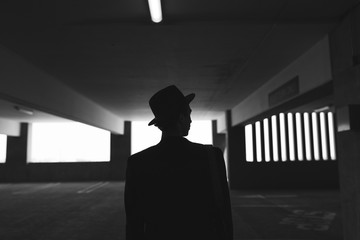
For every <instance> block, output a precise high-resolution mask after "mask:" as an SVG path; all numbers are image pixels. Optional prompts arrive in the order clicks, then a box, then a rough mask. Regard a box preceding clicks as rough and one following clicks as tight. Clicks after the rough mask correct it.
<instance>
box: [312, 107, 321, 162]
mask: <svg viewBox="0 0 360 240" xmlns="http://www.w3.org/2000/svg"><path fill="white" fill-rule="evenodd" d="M311 117H312V126H313V144H314V159H315V160H320V153H319V130H318V120H317V119H318V118H317V113H316V112H313V113H312V114H311Z"/></svg>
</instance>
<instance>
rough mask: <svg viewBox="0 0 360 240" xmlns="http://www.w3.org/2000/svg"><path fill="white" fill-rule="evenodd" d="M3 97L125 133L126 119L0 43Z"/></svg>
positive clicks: (0, 72) (57, 114)
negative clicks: (124, 120)
mask: <svg viewBox="0 0 360 240" xmlns="http://www.w3.org/2000/svg"><path fill="white" fill-rule="evenodd" d="M0 86H1V87H0V98H2V99H6V100H9V101H11V102H14V103H18V104H21V105H24V106H27V107H29V108H33V109H36V110H40V111H43V112H46V113H50V114H53V115H56V116H60V117H63V118H67V119H71V120H74V121H78V122H83V123H85V124H89V125H93V126H96V127H99V128H103V129H106V130H109V131H111V132H114V133H119V134H122V133H123V120H122V119H121V118H119V117H118V116H116V115H114V114H113V113H111V112H110V111H108V110H106V109H104V108H103V107H101V106H100V105H98V104H97V103H95V102H93V101H91V100H89V99H88V98H86V97H84V96H82V95H81V94H79V93H77V92H75V91H74V90H72V89H71V88H69V87H68V86H66V85H64V84H63V83H62V82H60V81H58V80H57V79H55V78H54V77H52V76H51V75H49V74H47V73H45V72H43V71H42V70H41V69H39V68H37V67H35V66H34V65H32V64H31V63H29V62H27V61H25V60H24V59H23V58H21V57H20V56H18V55H16V54H15V53H13V52H11V51H9V50H8V49H7V48H5V47H4V46H1V45H0Z"/></svg>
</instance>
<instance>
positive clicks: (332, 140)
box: [328, 112, 336, 160]
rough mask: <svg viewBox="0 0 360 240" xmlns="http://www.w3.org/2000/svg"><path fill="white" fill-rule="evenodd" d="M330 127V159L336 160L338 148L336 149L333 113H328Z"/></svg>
mask: <svg viewBox="0 0 360 240" xmlns="http://www.w3.org/2000/svg"><path fill="white" fill-rule="evenodd" d="M328 126H329V144H330V158H331V160H335V159H336V147H335V126H334V115H333V113H332V112H328Z"/></svg>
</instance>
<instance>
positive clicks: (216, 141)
mask: <svg viewBox="0 0 360 240" xmlns="http://www.w3.org/2000/svg"><path fill="white" fill-rule="evenodd" d="M211 123H212V137H213V145H214V146H215V147H218V148H220V149H221V150H222V151H225V148H226V134H225V133H218V132H217V121H216V120H213V121H212V122H211Z"/></svg>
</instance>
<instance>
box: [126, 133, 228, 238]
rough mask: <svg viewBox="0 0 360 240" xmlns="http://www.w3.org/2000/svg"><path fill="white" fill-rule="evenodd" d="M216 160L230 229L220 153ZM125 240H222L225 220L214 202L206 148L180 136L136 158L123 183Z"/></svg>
mask: <svg viewBox="0 0 360 240" xmlns="http://www.w3.org/2000/svg"><path fill="white" fill-rule="evenodd" d="M213 150H214V153H215V155H216V159H218V160H217V161H218V165H219V166H220V167H219V174H220V177H221V185H222V187H223V189H224V192H223V193H224V196H223V197H224V199H225V200H224V205H225V208H224V209H223V210H222V211H223V213H225V216H226V219H227V220H226V221H225V224H227V225H228V226H227V228H228V229H230V230H231V238H232V220H231V207H230V198H229V190H228V186H227V180H226V172H225V164H224V160H223V157H222V151H221V150H220V149H218V148H213ZM125 210H126V237H127V240H140V239H156V240H161V239H166V240H171V239H182V240H184V239H187V240H190V239H197V240H198V239H221V240H225V239H223V237H221V236H220V235H221V233H220V232H221V230H220V229H221V228H222V226H221V225H222V224H223V223H222V221H221V219H220V218H221V217H220V215H224V214H219V213H218V211H217V210H216V206H215V203H214V198H213V190H212V183H211V176H210V170H209V155H208V152H207V151H206V147H205V145H202V144H197V143H192V142H190V141H188V140H187V139H185V138H182V137H168V138H165V139H162V140H161V141H160V143H159V144H157V145H156V146H153V147H150V148H148V149H146V150H144V151H142V152H140V153H137V154H134V155H132V156H131V157H130V158H129V160H128V164H127V170H126V183H125Z"/></svg>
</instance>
